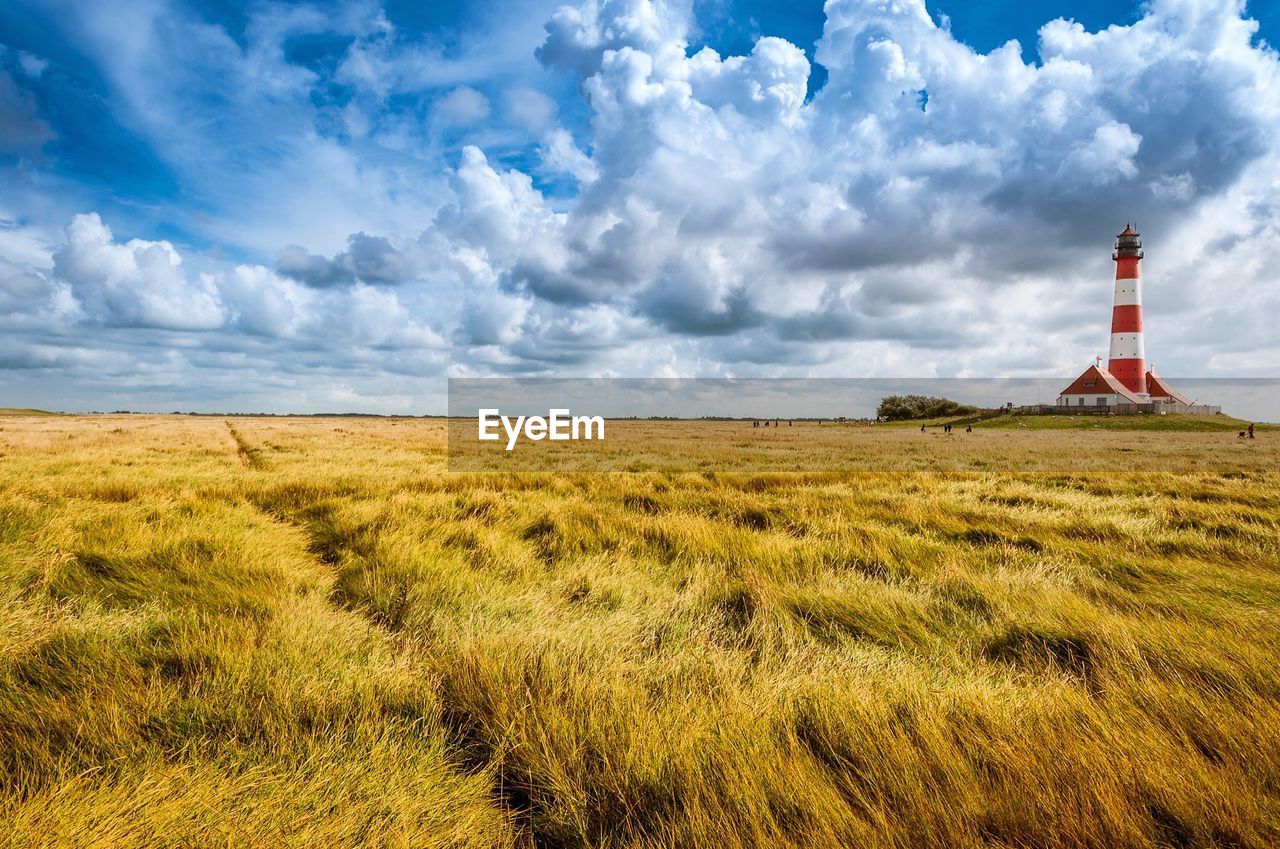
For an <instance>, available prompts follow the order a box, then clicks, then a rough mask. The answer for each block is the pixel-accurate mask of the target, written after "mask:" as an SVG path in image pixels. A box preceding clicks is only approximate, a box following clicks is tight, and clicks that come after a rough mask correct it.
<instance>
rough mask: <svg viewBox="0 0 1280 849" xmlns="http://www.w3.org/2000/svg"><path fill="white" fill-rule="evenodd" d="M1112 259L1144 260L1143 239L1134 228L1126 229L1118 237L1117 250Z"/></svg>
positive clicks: (1128, 226)
mask: <svg viewBox="0 0 1280 849" xmlns="http://www.w3.org/2000/svg"><path fill="white" fill-rule="evenodd" d="M1111 258H1112V259H1142V237H1141V236H1140V235H1139V234H1138V231H1136V230H1134V229H1133V227H1132V226H1130V225H1128V224H1126V225H1125V228H1124V229H1123V230H1121V231H1120V233H1119V234H1117V236H1116V249H1115V252H1114V253H1112V255H1111Z"/></svg>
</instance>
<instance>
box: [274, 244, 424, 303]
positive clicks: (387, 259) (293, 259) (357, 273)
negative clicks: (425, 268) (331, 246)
mask: <svg viewBox="0 0 1280 849" xmlns="http://www.w3.org/2000/svg"><path fill="white" fill-rule="evenodd" d="M276 271H277V272H279V273H280V274H282V275H283V276H285V277H288V278H290V279H292V280H296V281H298V282H299V283H305V284H306V285H308V286H312V287H315V288H319V289H325V288H330V287H334V286H344V285H348V284H351V283H354V282H355V281H357V280H359V281H361V282H364V283H370V284H375V285H388V286H394V285H397V284H399V283H403V282H404V281H405V280H407V279H409V278H410V277H412V276H413V274H414V264H413V262H412V261H411V260H410V259H409V258H408V257H407V256H405V254H403V253H402V252H401V251H400V250H398V249H397V248H396V247H395V246H394V245H392V244H391V242H390V241H389V240H388V239H386V238H385V237H382V236H370V235H368V234H366V233H353V234H352V235H351V236H349V237H348V238H347V249H346V250H345V251H343V252H341V253H339V254H337V255H336V256H334V257H332V258H326V257H323V256H318V255H316V254H311V253H308V252H307V250H306V249H305V248H303V247H301V246H299V245H290V246H288V247H287V248H285V249H284V250H283V251H281V252H280V255H279V256H278V257H277V258H276Z"/></svg>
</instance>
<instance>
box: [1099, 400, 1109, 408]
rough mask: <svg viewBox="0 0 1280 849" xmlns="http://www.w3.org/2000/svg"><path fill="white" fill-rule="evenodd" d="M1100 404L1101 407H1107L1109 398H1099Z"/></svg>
mask: <svg viewBox="0 0 1280 849" xmlns="http://www.w3.org/2000/svg"><path fill="white" fill-rule="evenodd" d="M1098 406H1099V407H1105V406H1107V399H1106V398H1099V399H1098Z"/></svg>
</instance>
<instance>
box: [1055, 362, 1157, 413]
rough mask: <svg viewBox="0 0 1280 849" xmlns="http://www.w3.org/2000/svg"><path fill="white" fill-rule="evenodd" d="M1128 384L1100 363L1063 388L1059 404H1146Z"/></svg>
mask: <svg viewBox="0 0 1280 849" xmlns="http://www.w3.org/2000/svg"><path fill="white" fill-rule="evenodd" d="M1145 403H1147V401H1146V399H1144V398H1140V397H1138V396H1137V395H1135V394H1134V393H1133V392H1131V391H1130V390H1129V388H1128V387H1127V386H1125V385H1124V384H1123V383H1121V382H1120V381H1119V379H1118V378H1117V377H1116V376H1115V375H1114V374H1112V373H1111V372H1109V371H1107V370H1106V369H1104V368H1103V367H1102V366H1101V365H1100V364H1095V365H1091V366H1089V367H1088V368H1087V369H1085V371H1084V374H1082V375H1080V376H1079V377H1077V378H1076V379H1075V381H1074V382H1073V383H1072V384H1071V385H1070V386H1068V387H1067V388H1066V389H1064V390H1062V393H1061V394H1060V395H1059V396H1058V406H1060V407H1062V406H1068V407H1114V406H1115V405H1116V404H1145Z"/></svg>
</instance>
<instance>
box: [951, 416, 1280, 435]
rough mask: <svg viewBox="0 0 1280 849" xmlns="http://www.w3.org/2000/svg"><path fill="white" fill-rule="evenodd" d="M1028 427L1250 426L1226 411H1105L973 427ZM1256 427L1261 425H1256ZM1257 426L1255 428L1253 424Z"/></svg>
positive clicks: (1189, 429) (1188, 429)
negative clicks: (1207, 413)
mask: <svg viewBox="0 0 1280 849" xmlns="http://www.w3.org/2000/svg"><path fill="white" fill-rule="evenodd" d="M979 427H984V428H1011V427H1016V428H1029V429H1032V430H1072V429H1088V430H1162V431H1178V432H1184V433H1201V432H1203V433H1209V432H1216V431H1223V432H1227V431H1230V432H1233V433H1238V432H1239V431H1242V430H1244V429H1246V428H1247V427H1249V422H1247V421H1243V420H1241V419H1237V418H1232V417H1231V416H1226V415H1217V416H1198V415H1197V416H1192V415H1186V414H1180V413H1169V414H1167V415H1154V414H1150V415H1147V414H1137V415H1127V416H1107V415H1102V416H1099V415H1070V414H1062V415H1059V414H1054V413H1051V414H1048V415H1032V416H1021V415H1007V416H996V417H995V418H990V419H986V420H985V421H980V422H975V423H974V428H979ZM1257 427H1264V426H1263V425H1258V426H1257ZM1255 429H1257V428H1255Z"/></svg>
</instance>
